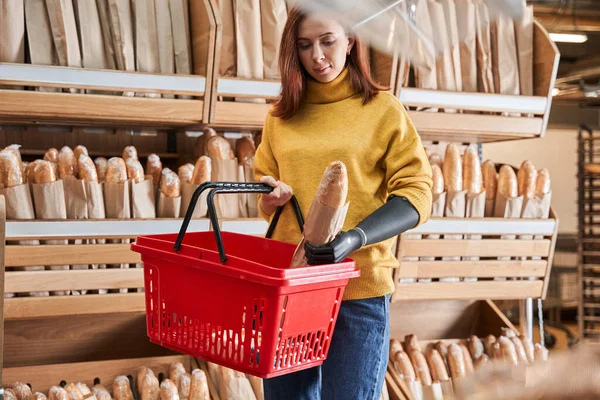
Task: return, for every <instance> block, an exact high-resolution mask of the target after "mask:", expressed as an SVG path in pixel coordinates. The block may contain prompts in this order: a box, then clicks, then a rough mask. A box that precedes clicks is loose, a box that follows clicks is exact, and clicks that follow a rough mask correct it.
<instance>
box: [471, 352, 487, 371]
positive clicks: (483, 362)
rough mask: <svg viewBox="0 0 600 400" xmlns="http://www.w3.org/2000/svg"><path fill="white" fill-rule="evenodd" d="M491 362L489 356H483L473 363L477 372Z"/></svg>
mask: <svg viewBox="0 0 600 400" xmlns="http://www.w3.org/2000/svg"><path fill="white" fill-rule="evenodd" d="M489 362H490V358H489V357H488V355H487V354H485V353H484V354H482V355H481V357H479V358H478V359H476V360H475V361H473V366H474V367H475V370H477V369H479V368H481V367H483V366H484V365H487V364H489Z"/></svg>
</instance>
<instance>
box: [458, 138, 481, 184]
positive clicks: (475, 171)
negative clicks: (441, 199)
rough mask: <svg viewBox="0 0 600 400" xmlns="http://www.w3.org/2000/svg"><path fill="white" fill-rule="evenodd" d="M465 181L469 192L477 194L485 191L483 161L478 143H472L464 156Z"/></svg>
mask: <svg viewBox="0 0 600 400" xmlns="http://www.w3.org/2000/svg"><path fill="white" fill-rule="evenodd" d="M463 182H464V188H465V190H466V191H467V194H469V195H471V196H476V195H478V194H479V193H481V192H483V177H482V173H481V161H480V160H479V152H478V150H477V145H474V144H472V145H470V146H469V147H467V150H465V154H464V156H463Z"/></svg>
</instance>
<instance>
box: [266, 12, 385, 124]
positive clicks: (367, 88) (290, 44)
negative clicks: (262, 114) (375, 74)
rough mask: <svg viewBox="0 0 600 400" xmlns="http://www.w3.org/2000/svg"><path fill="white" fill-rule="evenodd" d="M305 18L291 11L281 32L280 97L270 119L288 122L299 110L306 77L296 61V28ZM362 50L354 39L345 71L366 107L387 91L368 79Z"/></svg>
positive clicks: (357, 40) (300, 13)
mask: <svg viewBox="0 0 600 400" xmlns="http://www.w3.org/2000/svg"><path fill="white" fill-rule="evenodd" d="M307 17H308V15H307V14H306V13H305V12H303V11H301V10H300V9H299V8H296V7H295V8H292V9H291V10H290V12H289V14H288V19H287V22H286V24H285V27H284V28H283V34H282V37H281V46H280V50H279V70H280V72H281V94H280V95H279V98H278V99H277V101H276V102H275V106H274V110H273V113H272V114H273V115H274V116H275V117H278V118H281V119H290V118H292V117H293V116H294V115H295V114H296V112H298V110H299V109H300V106H301V104H302V99H303V98H304V92H305V90H306V80H307V79H309V75H308V73H307V72H306V71H305V70H304V67H303V66H302V64H301V63H300V58H299V57H298V48H297V43H296V42H297V40H298V27H299V26H300V24H301V23H302V21H304V20H305V19H306V18H307ZM363 50H364V49H363V48H362V46H361V43H360V40H359V39H358V38H357V37H355V42H354V46H352V49H351V50H350V55H349V56H348V61H347V67H348V75H349V76H350V81H351V82H352V87H353V88H354V90H356V91H357V92H359V93H362V98H363V104H367V103H368V102H369V101H371V99H373V96H375V95H376V94H377V92H379V91H382V90H387V89H386V88H384V87H381V86H380V85H378V84H377V83H376V82H375V81H374V80H373V78H372V77H371V72H370V70H369V66H368V63H367V62H366V61H365V55H364V54H363V53H364V51H363Z"/></svg>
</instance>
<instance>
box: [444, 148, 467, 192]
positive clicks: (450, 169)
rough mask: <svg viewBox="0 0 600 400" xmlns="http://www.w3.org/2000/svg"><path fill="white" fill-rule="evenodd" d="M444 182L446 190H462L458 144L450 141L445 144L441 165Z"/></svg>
mask: <svg viewBox="0 0 600 400" xmlns="http://www.w3.org/2000/svg"><path fill="white" fill-rule="evenodd" d="M442 170H443V172H444V184H445V185H446V191H447V192H460V191H461V190H463V173H462V162H461V157H460V151H459V149H458V146H456V145H455V144H454V143H450V144H449V145H448V146H446V156H445V159H444V165H443V169H442Z"/></svg>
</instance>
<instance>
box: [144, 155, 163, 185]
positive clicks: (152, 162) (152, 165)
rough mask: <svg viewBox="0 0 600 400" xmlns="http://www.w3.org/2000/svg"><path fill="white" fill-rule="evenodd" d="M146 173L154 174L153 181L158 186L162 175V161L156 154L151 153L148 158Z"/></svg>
mask: <svg viewBox="0 0 600 400" xmlns="http://www.w3.org/2000/svg"><path fill="white" fill-rule="evenodd" d="M146 175H151V176H152V183H153V184H154V186H157V185H158V184H159V183H160V177H161V175H162V162H161V161H160V157H159V156H158V155H156V154H150V155H149V156H148V159H147V160H146Z"/></svg>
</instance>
